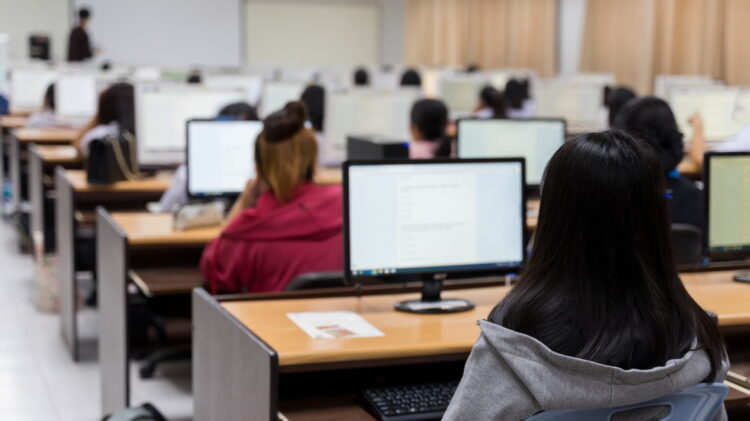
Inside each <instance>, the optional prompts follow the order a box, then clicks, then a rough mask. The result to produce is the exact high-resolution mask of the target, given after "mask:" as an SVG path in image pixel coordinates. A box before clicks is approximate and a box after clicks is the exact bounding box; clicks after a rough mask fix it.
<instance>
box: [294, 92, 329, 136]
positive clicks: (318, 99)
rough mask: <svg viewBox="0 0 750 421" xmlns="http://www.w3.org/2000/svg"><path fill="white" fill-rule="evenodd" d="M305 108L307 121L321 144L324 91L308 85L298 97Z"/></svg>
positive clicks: (324, 102)
mask: <svg viewBox="0 0 750 421" xmlns="http://www.w3.org/2000/svg"><path fill="white" fill-rule="evenodd" d="M300 101H302V102H303V103H304V104H305V106H306V107H307V114H308V121H309V122H310V125H311V126H312V129H313V130H315V137H317V138H318V142H319V143H322V142H323V140H324V139H323V120H324V117H325V105H326V90H325V88H324V87H322V86H320V85H310V86H308V87H306V88H305V90H304V91H302V96H301V97H300Z"/></svg>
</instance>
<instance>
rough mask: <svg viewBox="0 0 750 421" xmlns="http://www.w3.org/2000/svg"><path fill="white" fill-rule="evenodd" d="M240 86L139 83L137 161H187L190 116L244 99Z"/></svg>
mask: <svg viewBox="0 0 750 421" xmlns="http://www.w3.org/2000/svg"><path fill="white" fill-rule="evenodd" d="M244 99H245V92H244V91H242V90H241V89H208V88H205V87H201V86H195V85H192V86H190V85H169V84H139V85H137V86H136V90H135V113H136V119H135V121H136V138H137V140H138V163H139V164H140V165H143V166H162V165H174V164H179V163H182V162H184V161H185V131H186V130H185V127H186V125H187V122H188V120H191V119H197V118H206V119H207V118H213V117H214V116H216V115H217V114H218V113H219V111H220V110H221V108H222V107H224V106H226V105H228V104H231V103H234V102H239V101H244Z"/></svg>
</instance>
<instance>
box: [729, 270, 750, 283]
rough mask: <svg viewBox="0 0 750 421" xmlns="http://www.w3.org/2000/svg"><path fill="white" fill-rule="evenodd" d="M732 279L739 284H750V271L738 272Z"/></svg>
mask: <svg viewBox="0 0 750 421" xmlns="http://www.w3.org/2000/svg"><path fill="white" fill-rule="evenodd" d="M732 279H734V280H735V281H737V282H744V283H750V271H747V270H745V271H742V272H737V273H735V274H734V276H733V277H732Z"/></svg>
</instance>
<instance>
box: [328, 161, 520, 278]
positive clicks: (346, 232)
mask: <svg viewBox="0 0 750 421" xmlns="http://www.w3.org/2000/svg"><path fill="white" fill-rule="evenodd" d="M496 163H519V164H521V176H522V177H521V207H520V209H519V210H520V212H521V220H522V221H523V223H522V227H521V238H522V241H521V262H520V263H519V264H518V265H512V266H504V267H493V268H486V269H465V270H460V269H458V270H450V271H424V272H411V273H394V274H377V275H366V276H359V275H358V276H354V275H352V270H351V253H350V244H351V239H350V234H351V232H350V229H349V225H350V213H349V169H350V168H351V167H362V166H383V165H388V166H395V165H430V164H433V165H434V164H496ZM342 172H343V178H342V187H343V199H344V200H343V202H344V206H343V210H344V212H343V219H344V220H343V222H344V223H343V225H342V232H343V237H344V250H343V255H344V279H345V280H346V282H347V283H352V282H353V281H355V279H373V278H375V279H378V280H379V281H383V282H392V283H404V282H409V281H423V280H425V279H439V280H443V279H455V278H474V277H481V276H491V275H502V274H507V273H514V272H517V271H518V270H519V269H520V268H521V267H523V265H524V264H525V263H526V244H527V243H528V239H529V230H528V224H527V219H526V202H527V192H526V190H527V189H526V159H525V158H520V157H519V158H474V159H425V160H393V161H372V160H369V161H346V162H344V163H343V164H342Z"/></svg>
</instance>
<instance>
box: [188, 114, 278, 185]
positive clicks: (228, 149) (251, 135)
mask: <svg viewBox="0 0 750 421" xmlns="http://www.w3.org/2000/svg"><path fill="white" fill-rule="evenodd" d="M262 130H263V123H262V122H260V121H221V120H191V121H190V122H188V126H187V175H188V195H189V196H190V197H225V196H230V197H231V196H237V195H239V194H240V193H242V190H243V189H244V187H245V184H246V183H247V181H248V180H249V179H252V178H255V140H256V139H257V137H258V134H260V132H261V131H262Z"/></svg>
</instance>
